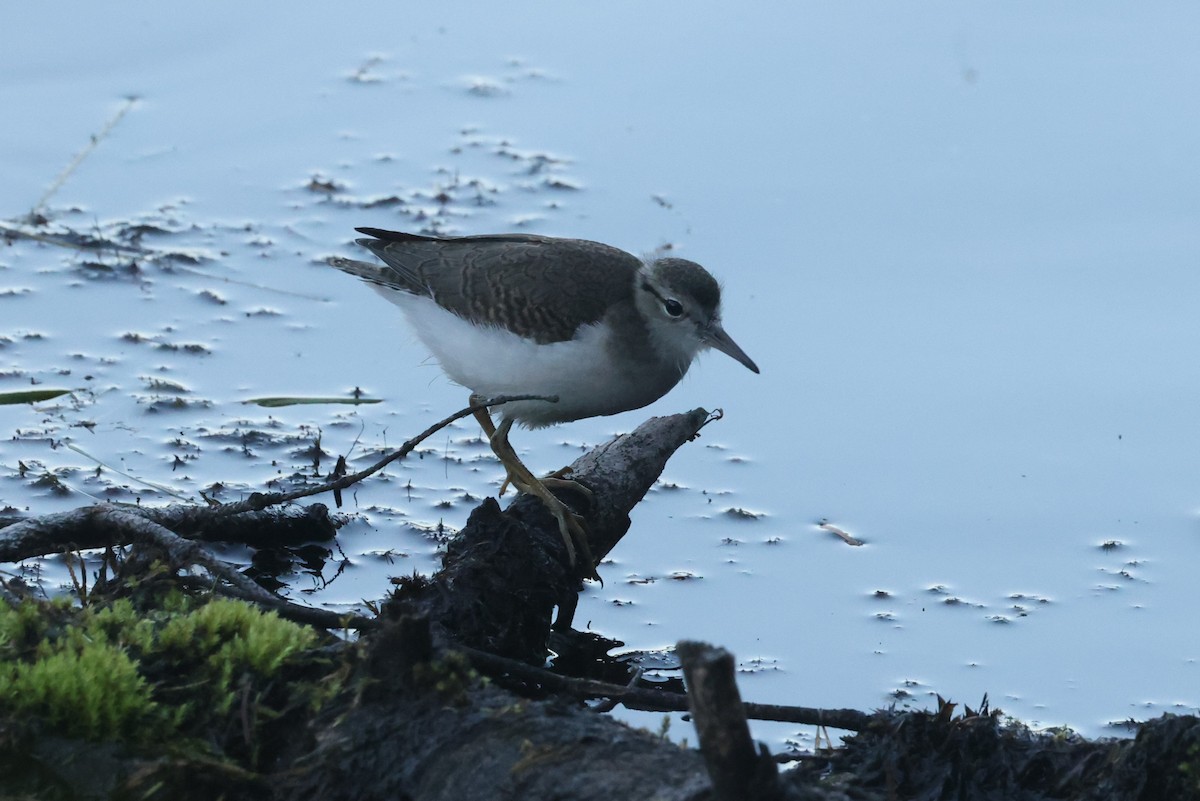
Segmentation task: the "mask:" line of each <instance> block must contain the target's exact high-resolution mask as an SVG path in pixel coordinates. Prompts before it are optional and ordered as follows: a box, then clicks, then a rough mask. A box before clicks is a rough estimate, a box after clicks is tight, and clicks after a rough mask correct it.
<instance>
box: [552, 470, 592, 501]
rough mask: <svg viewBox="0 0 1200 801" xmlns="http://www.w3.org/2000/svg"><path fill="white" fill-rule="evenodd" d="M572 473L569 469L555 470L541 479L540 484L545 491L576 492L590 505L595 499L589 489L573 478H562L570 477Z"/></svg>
mask: <svg viewBox="0 0 1200 801" xmlns="http://www.w3.org/2000/svg"><path fill="white" fill-rule="evenodd" d="M572 472H573V471H572V470H571V468H570V467H564V468H562V469H561V470H555V471H554V472H553V473H551V474H550V475H548V476H544V477H543V478H542V484H543V485H544V486H545V487H546V489H551V490H569V491H571V492H578V493H579V494H580V495H582V496H583V497H585V498H587V499H588V503H589V504H590V503H592V502H593V501H594V500H595V499H596V495H595V493H593V492H592V491H591V490H590V489H588V488H587V487H585V486H584V485H582V484H580V483H579V482H578V481H576V480H575V479H573V478H564V477H563V476H566V475H570V474H571V473H572Z"/></svg>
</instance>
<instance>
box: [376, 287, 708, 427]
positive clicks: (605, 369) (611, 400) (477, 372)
mask: <svg viewBox="0 0 1200 801" xmlns="http://www.w3.org/2000/svg"><path fill="white" fill-rule="evenodd" d="M380 294H383V295H384V296H385V297H387V298H388V300H390V301H392V302H393V303H395V304H396V305H398V306H400V308H401V309H403V310H404V312H405V316H406V317H407V318H408V321H409V323H410V324H411V325H412V326H413V328H414V329H415V331H416V333H417V336H418V337H420V339H421V341H422V342H424V343H425V346H426V347H428V348H429V350H430V351H431V352H432V353H433V355H434V356H435V357H436V358H437V360H438V362H439V363H440V364H441V366H442V369H443V370H444V371H445V372H446V375H448V376H449V377H450V378H451V379H452V380H454V381H455V382H456V383H458V384H461V385H462V386H464V387H467V388H468V389H470V390H471V391H472V392H475V393H478V394H480V395H483V396H485V397H493V396H496V395H524V394H533V395H557V396H558V397H559V402H558V403H557V404H548V403H545V402H541V401H524V402H520V403H512V404H507V405H505V406H503V407H500V412H501V413H502V414H503V415H504V416H506V417H510V418H513V419H514V420H516V421H517V422H519V423H522V424H524V425H526V426H529V427H533V428H536V427H540V426H545V425H551V424H553V423H562V422H567V421H570V420H578V419H580V418H583V417H595V416H600V415H607V414H616V413H617V412H623V411H626V410H628V409H636V408H639V407H641V406H645V405H646V404H648V403H651V402H653V401H654V400H657V398H658V397H660V396H661V395H662V394H663V391H665V390H663V391H655V389H654V388H652V387H649V386H645V385H644V382H642V383H639V382H638V381H637V380H636V377H633V378H632V380H631V379H630V377H628V376H627V374H626V373H625V372H624V371H622V369H621V368H620V367H618V366H617V365H614V364H613V363H612V358H611V354H610V352H609V349H608V347H607V341H608V329H607V327H606V326H605V325H603V324H598V325H590V326H585V327H584V328H582V329H580V331H579V333H578V334H576V336H575V338H574V339H572V340H570V341H567V342H555V343H551V344H546V345H540V344H538V343H536V342H534V341H533V340H529V339H525V338H524V337H520V336H517V335H516V334H513V333H512V332H510V331H507V330H505V329H502V328H498V327H494V326H478V325H475V324H473V323H470V322H468V321H466V320H464V319H463V318H461V317H459V316H458V315H456V314H453V313H451V312H449V311H446V310H445V309H443V308H442V307H441V306H438V305H437V304H436V303H435V302H434V301H433V300H431V299H430V298H427V297H420V296H417V295H411V294H408V293H406V292H396V291H387V290H381V292H380ZM684 369H686V366H685V368H684ZM680 376H682V372H681V373H680Z"/></svg>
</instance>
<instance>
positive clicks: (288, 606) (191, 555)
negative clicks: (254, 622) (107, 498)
mask: <svg viewBox="0 0 1200 801" xmlns="http://www.w3.org/2000/svg"><path fill="white" fill-rule="evenodd" d="M90 514H91V516H92V518H93V519H94V520H95V521H96V522H97V523H99V524H101V526H102V527H103V526H104V525H105V524H107V525H108V526H113V527H116V528H119V529H122V530H124V531H125V532H127V533H128V534H129V536H130V537H131V538H132V539H135V540H138V541H141V542H150V543H153V544H154V545H157V546H158V547H160V548H162V549H163V550H165V551H166V552H167V556H168V557H169V558H170V559H171V561H172V562H173V563H174V564H176V565H192V564H195V565H200V566H202V567H203V568H204V569H205V570H207V571H208V572H209V573H210V574H212V575H213V576H214V577H216V578H219V579H220V580H222V581H224V582H226V583H227V584H228V585H229V587H230V588H231V589H229V590H226V589H221V588H218V591H220V592H223V593H224V594H227V595H232V596H234V597H237V598H240V599H242V600H245V601H250V602H253V603H255V604H258V605H259V606H264V607H266V608H268V609H271V610H273V611H275V612H277V613H279V615H280V616H281V617H286V618H288V619H290V620H296V621H298V622H303V623H310V624H313V625H318V626H322V627H325V628H355V629H365V628H374V627H375V626H376V625H377V624H376V621H375V620H373V619H370V618H363V617H359V616H357V615H338V614H335V613H332V612H327V611H324V610H321V609H311V608H309V607H304V606H299V605H297V604H293V603H291V602H290V601H286V600H284V599H283V598H280V597H279V596H278V595H275V594H274V593H272V592H270V591H269V590H266V589H264V588H263V587H260V586H259V585H258V584H256V583H255V582H254V581H253V580H252V579H250V578H249V577H247V576H245V575H243V574H242V573H241V572H239V571H238V570H236V569H234V568H232V567H230V566H229V565H227V564H225V563H224V562H222V561H220V560H218V559H217V558H216V557H214V556H213V555H212V554H211V553H209V552H208V550H207V549H205V548H204V547H203V546H201V545H199V544H198V543H195V542H192V541H191V540H187V539H184V538H183V537H181V536H179V535H178V534H176V533H175V532H173V531H171V530H170V529H169V528H166V527H165V526H161V525H159V524H158V523H155V522H154V521H153V520H148V519H146V518H145V517H142V516H140V515H136V514H132V513H130V512H127V511H125V510H124V509H121V508H120V507H117V506H94V507H92V508H91V511H90Z"/></svg>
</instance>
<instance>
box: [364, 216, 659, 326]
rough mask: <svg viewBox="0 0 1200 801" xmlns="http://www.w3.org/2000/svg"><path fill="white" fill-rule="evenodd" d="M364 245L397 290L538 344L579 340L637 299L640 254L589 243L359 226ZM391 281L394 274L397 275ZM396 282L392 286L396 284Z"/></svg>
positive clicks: (535, 237)
mask: <svg viewBox="0 0 1200 801" xmlns="http://www.w3.org/2000/svg"><path fill="white" fill-rule="evenodd" d="M358 230H359V231H360V232H362V233H364V234H368V235H370V236H372V237H375V238H374V239H360V240H358V243H359V244H360V245H363V246H365V247H367V248H369V249H370V250H371V252H372V253H374V254H375V255H376V256H378V257H379V258H380V259H382V260H383V261H384V262H385V263H386V264H387V265H388V266H389V267H390V268H391V271H390V272H391V273H393V274H394V277H395V284H394V285H395V287H396V288H397V289H403V290H405V291H407V292H413V293H415V294H420V295H427V296H429V297H431V298H433V299H434V300H435V301H437V303H438V305H440V306H442V307H443V308H446V309H449V310H450V311H452V312H454V313H455V314H458V315H459V316H461V317H464V318H466V319H468V320H470V321H472V322H475V323H480V324H487V325H496V326H500V327H503V328H507V329H508V330H510V331H513V332H514V333H517V334H520V335H521V336H525V337H529V338H531V339H534V340H536V341H538V342H561V341H564V340H568V339H571V337H573V336H574V335H575V332H576V330H577V329H578V328H579V327H580V326H582V325H587V324H589V323H595V322H598V321H599V320H600V319H601V318H602V317H603V316H604V314H605V312H606V311H607V310H608V309H609V308H611V307H612V306H614V305H617V304H620V303H622V302H632V296H633V282H634V276H635V275H636V273H637V271H638V270H639V269H640V267H641V262H640V261H639V260H638V258H637V257H636V256H633V255H631V254H629V253H626V252H625V251H623V250H618V249H617V248H614V247H610V246H608V245H603V244H600V243H599V242H589V241H587V240H583V239H558V238H554V237H547V236H535V235H531V234H498V235H490V236H463V237H445V238H438V237H427V236H418V235H416V234H404V233H399V232H395V231H384V230H381V229H378V228H359V229H358ZM389 277H391V276H389ZM389 284H391V282H390V281H389Z"/></svg>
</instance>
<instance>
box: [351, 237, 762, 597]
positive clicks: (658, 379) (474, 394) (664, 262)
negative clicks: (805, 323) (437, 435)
mask: <svg viewBox="0 0 1200 801" xmlns="http://www.w3.org/2000/svg"><path fill="white" fill-rule="evenodd" d="M355 230H357V231H358V232H359V233H361V234H365V235H366V237H367V238H363V239H356V240H355V242H356V243H357V244H358V245H361V246H363V247H365V248H366V249H367V250H369V251H371V253H373V254H374V255H375V256H376V257H378V258H379V259H380V260H381V261H382V264H379V263H375V262H366V261H359V260H356V259H347V258H342V257H340V256H335V257H332V258H330V259H329V260H328V263H329V264H330V265H331V266H333V267H336V268H337V269H339V270H342V271H344V272H346V273H349V274H350V275H354V276H357V277H358V278H361V279H363V280H364V281H366V282H367V283H369V284H370V285H371V287H372V288H373V289H375V290H376V291H377V292H378V293H379V294H381V295H383V297H385V298H386V299H387V300H389V301H391V302H392V303H394V304H396V305H397V306H399V307H400V309H401V310H402V311H403V312H404V315H405V317H406V318H407V319H408V322H409V323H410V324H411V326H412V328H413V329H414V331H415V333H416V335H417V337H418V338H419V339H420V340H421V342H422V343H424V345H425V346H426V347H427V348H428V349H429V351H430V352H431V353H432V354H433V356H434V357H435V358H436V359H437V361H438V363H439V364H440V365H441V368H442V370H443V371H444V372H445V373H446V375H447V376H449V378H450V379H451V380H452V381H454V382H455V383H457V384H459V385H461V386H463V387H466V388H467V389H469V390H470V391H471V401H472V405H475V406H480V409H479V411H477V412H476V413H475V416H476V419H477V420H478V421H479V424H480V426H481V427H482V428H483V431H484V433H485V434H487V436H488V441H489V444H490V445H491V448H492V451H493V452H494V453H495V454H496V456H497V458H498V459H499V460H500V462H501V464H503V465H504V467H505V470H506V471H507V480H508V482H511V483H512V485H513V486H515V487H516V488H517V489H518V490H519V491H522V492H527V493H532V494H534V495H536V496H538V497H539V498H541V499H542V501H543V503H545V504H546V506H547V508H548V509H549V510H550V511H551V513H552V514H553V515H554V517H555V518H556V520H557V522H558V525H559V529H560V531H561V533H562V536H563V541H564V543H565V545H566V549H567V555H568V558H569V561H570V562H571V564H572V565H575V564H576V561H577V560H576V550H578V551H579V552H580V553H581V554H582V560H583V562H584V563H585V564H584V567H583V570H584V572H585V574H586V576H587V577H588V578H592V579H595V580H599V576H598V574H597V573H596V570H595V568H596V565H595V561H594V560H593V559H592V556H591V550H590V548H589V546H588V541H587V535H586V532H585V531H584V530H583V528H582V524H581V521H580V520H578V519H577V518H576V517H575V515H574V514H573V513H572V512H571V511H570V509H569V508H567V507H566V505H565V504H564V503H563V502H562V501H560V500H559V499H558V498H557V497H556V496H555V495H554V494H553V493H552V492H550V490H549V488H548V485H550V486H554V485H555V484H560V485H561V484H567V485H571V486H574V487H575V488H577V489H582V490H583V491H584V492H585V494H588V493H587V490H586V488H581V487H580V485H578V484H576V483H575V482H573V481H566V480H565V479H563V478H562V476H561V474H551V476H550V477H547V478H542V479H539V478H537V477H536V476H534V475H533V473H532V472H531V471H530V470H529V468H527V467H526V466H525V465H524V463H522V462H521V460H520V459H519V458H518V456H517V454H516V452H515V450H513V448H512V445H511V443H510V442H509V432H510V430H511V429H512V427H513V425H514V424H520V425H522V426H524V427H527V428H541V427H543V426H549V425H555V424H558V423H567V422H571V421H574V420H580V419H583V418H587V417H600V416H605V415H612V414H618V413H620V412H625V411H629V410H632V409H639V408H641V407H643V406H647V405H649V404H650V403H653V402H654V401H656V400H658V399H659V398H661V397H662V396H664V395H665V394H666V393H667V392H668V391H670V390H671V389H672V388H673V387H674V386H675V385H676V384H677V383H679V381H680V379H682V378H683V376H684V375H685V374H686V373H687V371H688V368H689V367H690V366H691V364H692V362H693V360H694V359H695V358H696V356H697V355H698V354H699V353H700V352H702V351H704V350H707V349H709V348H711V349H713V350H717V351H720V352H721V353H724V354H726V355H728V356H730V357H732V358H733V359H735V360H736V361H738V362H740V363H741V364H742V365H744V366H745V367H746V368H748V369H749V370H751V371H753V372H755V373H758V372H759V368H758V365H757V364H755V363H754V360H753V359H751V358H750V357H749V356H748V355H747V354H746V352H745V351H744V350H742V348H741V347H740V346H738V344H737V343H736V342H735V341H734V340H733V338H732V337H730V336H729V334H728V333H726V331H725V328H724V327H723V325H722V322H721V287H720V284H719V283H718V282H717V280H716V279H715V278H714V277H713V276H712V275H711V274H710V273H709V272H708V271H707V270H705V269H704V268H703V267H701V266H700V265H699V264H697V263H696V262H693V261H689V260H687V259H682V258H675V257H658V258H648V259H645V260H643V259H641V258H638V257H637V256H635V255H633V254H631V253H627V252H625V251H624V250H621V249H619V248H616V247H613V246H611V245H605V244H602V243H600V242H593V241H589V240H585V239H568V238H560V237H550V236H541V235H537V234H516V233H508V234H486V235H474V236H426V235H422V234H411V233H402V232H399V231H387V230H383V229H380V228H356V229H355ZM499 395H537V396H547V397H549V396H556V397H557V402H551V401H549V400H519V401H514V402H510V403H507V404H505V405H503V406H501V407H500V409H499V415H500V424H499V425H498V426H497V425H496V424H495V422H494V421H493V419H492V417H491V414H490V413H489V412H488V410H487V409H486V407H482V406H481V404H482V399H485V398H493V397H496V396H499ZM560 473H561V471H560ZM501 492H503V489H502V490H501Z"/></svg>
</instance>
